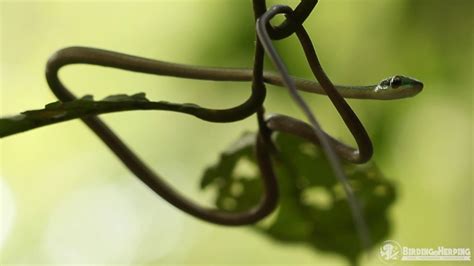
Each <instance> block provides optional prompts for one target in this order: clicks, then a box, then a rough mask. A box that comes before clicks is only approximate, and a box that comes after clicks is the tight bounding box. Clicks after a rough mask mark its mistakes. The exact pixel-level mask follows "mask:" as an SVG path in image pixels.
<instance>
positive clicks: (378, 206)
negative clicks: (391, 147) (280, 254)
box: [201, 133, 395, 264]
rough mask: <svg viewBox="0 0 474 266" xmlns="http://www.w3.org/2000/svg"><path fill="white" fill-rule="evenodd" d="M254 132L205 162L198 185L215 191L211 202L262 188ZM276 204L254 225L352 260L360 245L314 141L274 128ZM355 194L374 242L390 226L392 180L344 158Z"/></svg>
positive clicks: (240, 204)
mask: <svg viewBox="0 0 474 266" xmlns="http://www.w3.org/2000/svg"><path fill="white" fill-rule="evenodd" d="M254 140H255V135H254V134H251V133H245V134H244V135H243V137H242V138H241V139H240V140H239V141H237V142H236V143H235V144H234V145H232V146H231V148H230V149H228V150H227V151H225V152H224V153H223V154H222V155H221V157H220V160H219V161H218V162H217V163H216V164H215V165H213V166H211V167H209V168H208V169H207V170H206V171H205V172H204V175H203V177H202V179H201V180H202V182H201V187H202V188H203V189H213V190H215V191H216V198H215V204H216V206H217V207H218V208H220V209H223V210H227V211H242V210H246V209H249V208H251V207H252V206H255V205H256V204H257V203H258V201H259V199H260V197H261V193H262V185H261V182H260V176H259V172H258V170H257V166H256V161H255V156H254V154H253V148H254ZM275 143H276V146H277V147H278V150H279V152H278V156H277V158H276V160H274V168H275V170H276V174H277V176H278V183H279V190H280V200H279V207H278V209H277V210H276V211H275V213H273V214H272V215H271V217H269V218H267V219H265V220H264V221H263V222H261V223H259V224H257V225H256V226H255V227H254V228H255V230H257V231H258V232H260V233H262V234H263V235H265V236H267V237H270V238H271V239H274V240H275V241H280V242H283V243H299V244H305V245H308V246H310V247H312V248H314V249H315V250H319V251H325V252H332V253H337V254H339V255H342V256H344V257H345V258H347V259H348V260H349V261H350V262H351V263H352V264H357V260H358V258H359V257H360V255H361V252H362V247H361V246H360V241H359V239H358V236H357V233H356V231H355V227H354V224H353V220H352V216H351V213H350V209H349V206H348V204H347V201H346V196H345V194H344V191H343V189H342V186H341V185H340V184H339V183H338V182H337V180H336V178H335V176H334V175H333V173H332V170H331V168H330V166H329V164H328V162H327V160H326V158H325V157H324V155H323V153H322V151H321V150H320V149H319V147H316V146H314V145H313V144H311V143H309V142H306V141H304V140H302V139H300V138H297V137H295V136H291V135H288V134H276V136H275ZM344 168H345V171H346V173H347V175H348V178H349V182H350V183H351V185H352V187H353V189H354V191H355V193H356V196H357V198H358V199H359V201H360V202H361V205H362V206H363V209H364V215H365V217H366V220H367V222H368V225H369V227H370V232H371V237H372V240H373V242H374V244H375V243H377V242H381V241H383V240H385V239H386V238H387V236H388V233H389V231H390V223H389V220H388V218H387V210H388V208H389V207H390V205H392V203H393V202H394V200H395V186H394V185H393V184H392V183H391V182H390V181H389V180H387V179H385V178H384V177H383V175H382V173H381V172H380V171H379V169H378V168H377V166H376V165H375V163H367V164H364V165H353V164H349V163H345V164H344Z"/></svg>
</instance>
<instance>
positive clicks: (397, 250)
mask: <svg viewBox="0 0 474 266" xmlns="http://www.w3.org/2000/svg"><path fill="white" fill-rule="evenodd" d="M401 257H402V246H400V244H398V242H397V241H395V240H387V241H384V242H383V243H382V245H381V246H380V248H379V259H380V260H381V261H382V262H384V263H386V264H392V263H394V262H396V261H398V260H400V258H401Z"/></svg>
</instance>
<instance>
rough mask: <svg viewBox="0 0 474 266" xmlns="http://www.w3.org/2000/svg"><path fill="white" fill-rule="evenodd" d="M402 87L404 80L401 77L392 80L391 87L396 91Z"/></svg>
mask: <svg viewBox="0 0 474 266" xmlns="http://www.w3.org/2000/svg"><path fill="white" fill-rule="evenodd" d="M400 85H402V79H401V78H400V77H399V76H395V77H393V78H392V79H391V80H390V87H392V88H394V89H396V88H398V87H400Z"/></svg>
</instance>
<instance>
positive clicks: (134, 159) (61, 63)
mask: <svg viewBox="0 0 474 266" xmlns="http://www.w3.org/2000/svg"><path fill="white" fill-rule="evenodd" d="M257 2H260V3H261V2H264V1H260V0H254V5H256V4H255V3H257ZM302 3H310V1H302ZM308 6H309V7H311V5H308ZM312 7H314V5H313V6H312ZM312 7H311V8H312ZM257 10H259V11H257ZM282 10H283V11H286V12H290V11H289V10H288V9H287V8H286V9H285V8H283V9H282V8H281V7H278V6H277V7H276V9H275V7H273V8H271V9H269V10H268V11H266V8H265V7H263V6H260V7H257V6H254V12H255V18H256V21H257V35H258V40H259V41H258V42H257V44H256V52H255V60H254V68H253V69H249V68H215V67H207V66H196V65H186V64H177V63H171V62H166V61H161V60H155V59H148V58H143V57H139V56H133V55H127V54H123V53H119V52H113V51H108V50H103V49H98V48H92V47H80V46H74V47H67V48H63V49H61V50H58V51H57V52H55V53H54V54H53V55H52V56H51V57H50V58H49V60H48V62H47V65H46V80H47V82H48V85H49V87H50V89H51V90H52V91H53V93H54V94H55V96H56V97H57V98H58V99H59V100H61V101H63V102H68V101H72V100H74V99H76V97H75V96H74V94H73V93H72V92H71V91H70V90H69V89H68V88H67V87H66V86H65V85H64V84H63V82H62V81H61V80H60V78H59V71H60V69H62V68H63V67H65V66H68V65H74V64H87V65H97V66H102V67H110V68H116V69H121V70H126V71H132V72H139V73H146V74H154V75H162V76H171V77H179V78H188V79H198V80H212V81H236V82H239V81H241V82H244V81H252V90H251V95H250V96H249V98H248V99H247V100H246V101H245V102H244V103H242V104H240V105H237V106H235V107H231V108H228V109H210V108H204V107H201V106H198V105H195V104H192V105H190V104H182V105H181V106H182V107H183V109H182V110H180V109H176V110H172V111H176V112H182V113H187V114H191V115H194V116H196V117H198V118H200V119H202V120H205V121H209V122H220V123H223V122H234V121H238V120H242V119H244V118H246V117H248V116H250V115H253V114H255V113H257V114H258V115H259V117H261V115H262V113H263V111H262V110H263V108H262V105H263V102H264V99H265V95H266V90H265V86H264V85H263V82H264V83H267V84H271V85H276V86H280V87H291V88H292V89H294V90H296V89H298V90H300V91H305V92H311V93H317V94H322V95H328V96H329V97H330V99H331V100H332V101H333V103H334V104H335V106H336V108H338V111H341V110H342V111H341V112H340V113H341V115H342V116H343V118H344V117H346V118H344V120H345V122H346V124H348V126H349V128H350V129H351V132H352V133H353V134H354V135H355V137H356V141H357V142H358V145H359V149H358V150H356V149H353V148H351V147H349V146H347V145H345V144H343V143H340V142H338V141H337V140H335V139H333V138H332V137H330V136H329V135H328V134H327V133H325V132H324V131H322V129H321V128H320V127H317V125H316V124H315V123H314V121H310V122H311V123H310V124H306V123H304V122H302V121H300V120H296V119H294V118H291V117H286V116H283V115H273V116H271V117H268V118H266V119H265V121H264V122H265V123H266V124H265V125H262V124H261V123H259V126H260V127H259V128H260V131H259V134H258V136H257V138H256V158H257V165H258V167H259V169H260V171H261V173H262V181H263V185H264V186H263V187H264V190H265V191H264V195H263V197H262V199H261V201H260V203H259V205H258V206H256V207H254V208H252V209H250V210H247V211H244V212H239V213H229V212H223V211H220V210H216V209H211V208H206V207H202V206H198V205H197V204H195V203H193V202H192V201H190V200H189V199H187V198H185V197H183V196H182V195H180V194H179V193H178V192H177V191H176V190H174V189H173V188H172V187H171V186H169V185H168V184H167V183H166V182H165V181H163V180H162V178H161V177H160V176H158V175H157V174H156V173H154V172H153V171H152V170H151V169H150V168H149V167H148V166H147V165H145V163H144V162H143V161H142V160H141V159H140V158H139V157H138V156H137V155H136V154H135V153H134V152H133V151H132V150H131V149H130V148H129V147H128V146H127V145H126V144H125V143H124V142H123V141H122V140H121V139H120V138H119V137H118V136H117V135H116V134H115V133H114V132H113V131H112V130H111V129H110V128H109V127H108V126H107V125H106V124H105V123H104V122H103V121H102V120H100V119H99V118H98V117H95V116H88V117H83V118H81V119H82V120H83V121H84V122H85V123H86V124H87V126H89V127H90V128H91V130H93V131H94V132H95V133H96V134H97V135H98V137H99V138H101V139H102V141H104V143H105V144H106V145H107V146H108V147H109V148H110V149H111V150H112V151H113V152H114V153H115V154H116V155H117V156H118V157H119V159H120V160H121V161H122V162H123V163H124V164H125V165H126V166H127V167H128V168H129V170H131V172H133V173H134V174H135V175H136V176H137V177H138V178H139V179H140V180H141V181H143V182H144V183H145V184H146V185H147V186H148V187H149V188H150V189H152V190H153V191H154V192H155V193H157V194H158V195H160V196H161V197H163V198H164V199H165V200H167V201H168V202H170V203H171V204H172V205H174V206H175V207H177V208H179V209H181V210H183V211H185V212H186V213H188V214H191V215H193V216H195V217H197V218H200V219H202V220H205V221H209V222H213V223H216V224H221V225H245V224H250V223H254V222H257V221H259V220H261V219H262V218H263V217H265V216H267V215H268V214H269V213H271V212H272V211H273V210H274V209H275V207H276V201H277V197H278V185H277V182H276V178H275V173H274V172H273V168H272V166H271V158H270V154H269V150H268V147H266V146H265V145H266V144H265V143H264V142H265V138H264V136H262V130H264V129H263V127H267V128H268V129H269V130H272V131H287V132H290V133H293V134H296V135H298V136H301V137H304V138H306V139H308V140H310V141H313V142H314V143H316V142H318V144H320V145H322V146H323V147H326V148H325V150H326V151H328V150H329V152H327V154H328V155H329V157H331V158H332V157H337V156H341V157H342V158H344V159H346V160H348V161H352V162H358V163H360V162H364V161H366V160H368V158H370V156H371V152H372V151H371V143H370V139H368V136H367V134H366V132H365V130H364V129H363V127H362V126H361V125H359V126H357V124H358V123H359V124H360V121H359V122H357V121H358V119H357V117H356V116H355V114H353V112H352V109H350V107H349V106H347V104H346V105H344V103H345V101H344V100H343V98H355V99H378V100H393V99H400V98H406V97H411V96H414V95H416V94H418V93H419V92H420V91H421V90H422V88H423V84H422V83H421V82H420V81H418V80H416V79H414V78H410V77H407V76H402V75H395V76H391V77H389V78H386V79H383V80H382V81H380V82H378V83H377V84H375V85H369V86H344V85H332V83H331V84H330V85H328V84H324V82H322V83H321V84H320V83H319V82H317V81H313V80H308V79H303V78H298V77H293V76H289V74H288V73H286V72H285V71H281V69H280V71H279V72H280V73H276V72H271V71H263V49H265V51H266V52H267V54H269V55H270V57H271V58H272V59H273V61H275V62H278V61H281V60H280V59H278V58H276V57H275V56H274V54H273V55H272V52H271V50H272V46H271V40H270V36H269V33H268V32H267V28H266V25H267V23H268V21H269V20H270V19H271V18H272V17H273V16H274V15H275V14H277V13H278V12H282ZM290 10H291V9H290ZM301 10H302V9H301ZM300 13H301V14H302V16H307V14H306V13H305V12H303V11H300ZM303 13H304V14H303ZM302 20H304V19H300V20H298V21H297V23H291V20H288V23H287V25H288V27H287V28H288V29H289V28H290V25H291V26H292V27H294V29H293V31H292V30H282V31H274V32H273V33H274V34H276V35H277V36H276V37H275V39H279V38H284V37H286V36H288V35H290V34H292V33H293V32H296V33H297V35H298V37H299V38H300V42H301V43H302V44H303V48H304V50H305V53H306V56H307V58H308V60H309V61H314V60H316V62H309V63H310V66H311V67H312V70H313V72H314V73H315V75H316V76H317V79H318V80H319V81H320V82H321V76H318V75H319V74H320V72H321V71H322V70H315V69H314V68H313V67H314V66H315V65H316V66H317V65H319V62H318V61H317V57H315V54H314V56H313V55H312V54H311V49H312V47H309V46H308V45H307V44H305V43H307V40H306V41H305V40H304V39H305V38H306V37H305V32H304V31H301V27H300V26H301V25H300V23H301V22H302ZM295 25H296V26H295ZM281 29H285V28H281ZM306 35H307V34H306ZM269 42H270V43H269ZM308 47H309V48H308ZM313 50H314V49H313ZM275 58H276V59H275ZM323 74H324V73H323ZM289 81H290V83H294V84H293V85H291V86H288V85H289ZM329 82H330V81H329ZM326 83H327V82H326ZM328 87H329V88H332V89H329V90H328ZM291 88H290V89H291ZM292 89H291V90H292ZM293 92H294V91H293ZM334 95H336V96H334ZM335 98H338V100H334V99H335ZM341 100H342V101H341ZM343 102H344V103H343ZM174 105H179V104H174ZM339 108H340V109H341V110H339ZM351 113H352V114H351ZM344 114H345V115H344ZM353 116H355V117H353ZM347 117H349V118H347ZM262 120H263V119H262ZM310 120H314V119H310ZM347 120H351V121H347ZM354 121H355V122H354ZM259 122H260V120H259ZM354 124H355V125H356V126H355V127H354ZM315 125H316V127H315ZM315 128H316V129H315ZM354 128H356V129H355V130H354ZM360 139H362V143H359V140H360ZM330 146H331V147H330ZM332 146H334V147H335V149H334V151H333V150H332ZM328 147H330V148H328ZM361 151H362V152H361ZM333 168H334V169H335V171H336V172H337V171H338V169H339V170H341V169H342V168H341V167H340V165H339V164H337V163H336V164H335V165H333Z"/></svg>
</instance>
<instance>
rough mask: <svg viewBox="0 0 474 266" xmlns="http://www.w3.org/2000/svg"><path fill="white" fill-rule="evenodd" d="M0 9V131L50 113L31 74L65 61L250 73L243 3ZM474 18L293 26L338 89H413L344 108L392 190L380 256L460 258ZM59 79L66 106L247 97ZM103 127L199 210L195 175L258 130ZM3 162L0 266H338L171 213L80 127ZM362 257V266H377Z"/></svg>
mask: <svg viewBox="0 0 474 266" xmlns="http://www.w3.org/2000/svg"><path fill="white" fill-rule="evenodd" d="M297 2H298V1H270V2H269V4H268V5H270V4H271V3H289V5H291V6H293V7H294V6H295V5H296V4H297ZM0 7H1V13H0V16H1V41H0V45H1V50H0V51H1V54H0V56H1V90H0V91H1V94H0V97H1V115H2V116H4V115H9V114H16V113H19V112H21V111H24V110H29V109H37V108H41V107H42V106H43V105H44V104H46V103H49V102H52V101H55V98H54V97H53V95H52V93H51V92H50V91H49V89H48V86H47V84H46V81H45V78H44V67H45V64H46V61H47V59H48V57H49V56H50V55H51V54H52V53H53V52H54V51H56V50H58V49H60V48H63V47H67V46H75V45H80V46H92V47H98V48H104V49H109V50H114V51H120V52H124V53H128V54H134V55H139V56H144V57H149V58H156V59H160V60H165V61H173V62H180V63H188V64H198V65H212V66H233V67H250V66H251V65H252V52H253V47H254V22H253V17H252V16H253V15H252V9H251V1H241V0H238V1H237V0H234V1H230V0H228V1H217V0H213V1H210V0H209V1H197V0H196V1H191V0H182V1H144V2H132V1H130V2H127V1H121V2H111V1H88V2H82V1H77V2H74V1H68V2H66V1H64V2H62V1H51V2H48V1H38V2H16V1H1V4H0ZM473 10H474V9H473V1H471V0H454V1H441V0H429V1H428V0H416V1H414V0H411V1H410V0H390V1H377V0H364V1H362V0H361V1H343V0H333V1H329V0H321V1H320V3H319V4H318V6H317V7H316V10H315V11H314V12H313V13H312V15H311V16H310V17H309V18H308V20H307V21H306V22H305V25H306V28H307V29H308V31H309V33H310V34H311V36H312V38H313V41H314V42H315V46H316V49H317V51H318V54H319V56H320V59H321V61H322V64H323V67H324V68H325V70H326V72H327V73H328V75H329V76H330V78H332V80H333V81H334V82H335V83H338V84H375V83H377V82H378V81H380V80H381V79H383V78H385V77H388V76H391V75H394V74H403V75H407V76H412V77H415V78H417V79H420V80H422V81H423V82H424V84H425V88H424V91H423V92H422V93H421V94H419V95H417V96H416V97H415V98H410V99H404V100H397V101H365V100H350V101H349V102H350V104H351V106H353V108H354V110H355V111H356V112H357V114H359V116H360V118H361V120H362V121H363V122H364V124H365V125H366V127H367V129H368V132H369V133H370V135H371V136H372V137H373V140H374V145H375V156H374V159H373V160H375V161H376V162H377V163H378V165H379V166H380V168H381V170H382V171H383V172H384V173H385V175H386V176H387V177H388V178H390V179H391V180H392V181H394V182H395V183H396V184H397V186H398V192H399V193H398V200H397V202H396V203H395V205H394V207H393V208H392V209H391V212H390V217H391V219H392V222H393V232H392V234H391V235H390V237H389V239H392V240H396V241H398V242H399V243H401V244H402V245H405V246H410V247H437V246H445V247H470V248H471V249H472V248H473V242H472V237H473V233H472V228H473V223H472V218H473V206H472V203H473V196H472V177H473V168H472V150H473V142H472V136H473V134H472V131H473V124H472V113H473V111H472V110H473V109H472V100H473V97H472V89H473V87H474V84H473V83H474V82H473V75H474V72H473V62H474V61H473V60H474V59H473V51H472V50H473V48H472V47H473V42H474V33H473V28H474V27H473V26H474V16H473ZM277 47H278V49H279V51H280V52H281V54H282V56H283V58H284V59H285V61H286V63H287V65H288V67H289V69H290V71H291V72H292V73H293V74H294V75H296V76H300V77H306V78H312V76H311V74H310V71H309V68H308V67H307V66H306V64H305V61H304V57H303V53H302V51H301V49H300V47H299V46H298V45H297V42H296V38H295V37H292V38H290V39H289V40H285V41H280V42H278V44H277ZM266 65H267V68H268V69H271V67H270V65H271V64H270V63H269V61H267V64H266ZM61 77H62V78H63V80H64V81H65V82H66V84H69V86H70V87H71V88H73V89H74V91H75V93H76V95H84V94H94V95H96V96H97V98H101V97H104V96H107V95H110V94H117V93H127V94H131V93H137V92H146V93H147V95H148V97H149V98H150V99H154V100H167V101H175V102H194V103H198V104H200V105H203V106H208V107H214V108H225V107H229V106H234V105H237V104H238V103H240V102H242V101H243V100H244V99H246V97H247V96H248V95H249V89H250V88H249V84H248V83H216V82H206V81H193V80H182V79H176V78H168V77H156V76H150V75H144V74H136V73H127V72H123V71H118V70H112V69H104V68H99V67H91V66H71V67H67V68H66V69H65V70H63V71H62V72H61ZM268 90H269V93H268V98H267V102H266V108H267V110H268V111H270V112H280V113H286V114H289V115H292V116H295V117H302V116H301V114H300V112H299V110H298V109H297V108H296V107H295V105H294V104H293V102H292V101H291V100H290V98H289V97H288V94H287V92H286V91H285V90H283V89H281V88H277V87H273V86H268ZM305 97H306V99H307V101H308V102H309V103H310V104H311V105H312V106H313V107H314V109H313V110H314V112H315V114H316V115H317V117H318V118H319V120H320V121H321V123H322V124H323V126H324V127H325V128H326V129H328V131H330V132H331V133H332V134H333V135H335V136H338V137H341V138H342V139H344V140H346V141H348V142H352V143H353V140H352V139H351V138H350V135H349V133H348V131H347V130H346V129H345V127H344V125H343V123H342V121H341V119H340V118H339V117H338V115H337V113H336V112H335V110H334V108H333V107H332V105H331V104H330V102H329V101H328V99H326V98H325V97H321V96H315V95H309V94H305ZM104 118H105V120H106V121H107V122H109V123H110V124H111V125H113V127H114V128H115V129H116V130H117V132H119V133H120V136H122V137H123V138H124V139H125V140H126V141H127V143H129V144H130V145H131V146H132V147H133V148H134V149H136V150H137V151H138V153H139V154H141V155H142V156H143V158H145V160H146V162H147V163H148V164H150V165H152V166H153V167H154V168H155V169H157V171H159V173H161V174H162V175H163V176H165V177H166V178H167V180H168V181H169V182H170V183H172V184H173V185H174V186H175V187H177V188H179V190H180V191H182V192H183V193H185V194H186V195H189V196H190V197H192V198H193V199H195V200H196V201H199V202H201V203H203V204H208V205H209V204H210V199H212V196H213V195H212V194H211V193H206V192H201V191H199V190H198V183H199V177H200V175H201V172H202V171H203V169H204V168H205V166H207V165H209V164H212V163H213V162H215V161H216V160H217V158H218V155H219V152H220V151H221V150H223V149H224V148H225V147H227V146H228V144H230V143H231V142H233V141H234V140H235V139H236V138H237V137H238V136H240V134H241V132H242V131H244V130H255V129H256V125H255V124H256V123H255V119H254V118H248V119H246V120H244V121H240V122H237V123H232V124H212V123H206V122H202V121H199V120H197V119H195V118H193V117H190V116H185V115H180V114H173V113H165V112H162V113H157V112H128V113H117V114H111V115H106V116H104ZM0 149H1V153H0V169H1V172H0V185H1V187H0V193H1V212H0V213H1V219H0V222H1V229H2V231H1V235H0V237H1V238H0V252H1V253H0V254H1V256H0V262H1V263H2V264H30V263H42V264H48V265H51V264H58V265H59V264H65V263H94V264H99V265H102V264H103V265H108V264H117V263H120V264H133V265H137V264H147V263H153V264H162V265H171V264H185V265H186V264H193V265H195V264H204V265H210V264H216V265H223V264H232V265H239V264H241V265H259V264H273V265H274V264H281V265H303V264H311V265H315V264H318V265H319V264H321V265H345V264H346V262H345V261H344V259H343V258H342V257H338V256H336V255H328V254H326V253H315V252H314V250H312V249H310V248H308V247H305V246H298V245H284V244H281V243H275V242H272V241H271V240H269V239H267V238H265V237H263V236H262V235H259V234H256V233H255V232H253V231H252V230H250V229H249V228H226V227H221V226H215V225H211V224H207V223H205V222H201V221H199V220H196V219H194V218H192V217H190V216H187V215H185V214H183V213H181V212H180V211H178V210H177V209H175V208H172V207H170V206H169V204H167V203H166V202H165V201H163V200H162V199H160V198H159V197H157V196H155V195H154V194H152V193H151V192H150V191H149V190H148V189H147V188H146V187H145V186H143V185H142V184H141V183H139V181H138V180H136V179H135V178H134V177H133V176H132V175H131V174H130V173H129V172H128V171H127V170H126V169H125V168H124V167H123V166H122V165H121V164H120V163H119V161H118V160H117V159H116V158H115V157H114V155H112V154H111V153H110V151H109V150H108V149H107V148H106V147H105V146H104V145H103V144H102V143H101V142H100V141H99V140H98V139H97V138H96V137H95V136H94V134H92V132H90V130H88V129H87V128H86V127H85V125H83V124H82V123H81V122H80V121H72V122H67V123H63V124H60V125H54V126H50V127H45V128H41V129H38V130H34V131H31V132H27V133H23V134H20V135H16V136H12V137H9V138H6V139H2V140H1V142H0ZM373 253H374V254H372V256H371V257H370V258H369V260H368V262H367V264H369V265H370V264H373V265H378V264H379V263H380V261H379V260H378V258H377V256H376V254H377V252H373ZM402 264H403V265H410V264H409V263H400V265H402ZM419 264H420V263H416V265H419ZM421 265H428V264H423V263H421Z"/></svg>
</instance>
